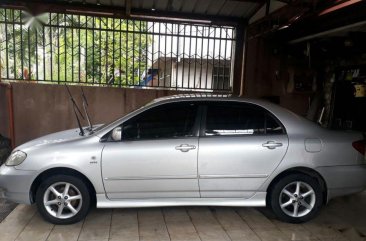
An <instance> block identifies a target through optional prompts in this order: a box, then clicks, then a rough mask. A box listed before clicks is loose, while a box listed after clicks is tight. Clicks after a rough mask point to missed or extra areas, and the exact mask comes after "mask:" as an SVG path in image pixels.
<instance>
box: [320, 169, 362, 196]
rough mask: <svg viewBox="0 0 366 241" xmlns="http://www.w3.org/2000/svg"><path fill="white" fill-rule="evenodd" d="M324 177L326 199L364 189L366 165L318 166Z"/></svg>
mask: <svg viewBox="0 0 366 241" xmlns="http://www.w3.org/2000/svg"><path fill="white" fill-rule="evenodd" d="M317 171H318V172H319V173H320V174H321V175H322V176H323V178H324V179H325V182H326V185H327V189H328V195H327V196H328V200H330V199H332V198H334V197H338V196H344V195H348V194H352V193H357V192H361V191H363V190H365V189H366V165H352V166H329V167H318V168H317Z"/></svg>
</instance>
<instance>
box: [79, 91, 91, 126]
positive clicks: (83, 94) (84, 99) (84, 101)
mask: <svg viewBox="0 0 366 241" xmlns="http://www.w3.org/2000/svg"><path fill="white" fill-rule="evenodd" d="M81 97H82V98H83V109H84V112H85V115H86V119H87V121H88V124H89V131H90V132H91V133H93V125H92V123H91V121H90V116H89V113H88V109H87V107H88V106H89V104H88V100H87V99H86V96H85V93H84V89H83V87H82V86H81Z"/></svg>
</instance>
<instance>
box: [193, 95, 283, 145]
mask: <svg viewBox="0 0 366 241" xmlns="http://www.w3.org/2000/svg"><path fill="white" fill-rule="evenodd" d="M209 104H218V105H220V104H224V105H229V104H238V105H246V106H251V107H254V108H256V109H258V110H260V111H262V112H263V114H264V118H265V122H264V127H265V132H267V129H266V125H267V116H270V117H272V118H273V119H274V121H275V122H276V123H277V124H278V125H280V126H281V128H282V130H283V132H282V133H278V134H267V133H263V134H252V135H247V134H238V135H212V136H208V135H206V133H205V132H206V121H207V109H208V105H209ZM202 107H203V110H202V117H201V122H202V123H201V129H200V132H199V137H200V138H201V137H206V138H214V137H219V138H220V137H221V138H223V137H250V136H273V135H287V131H286V128H285V126H284V125H283V124H282V122H281V121H280V120H279V119H278V118H277V116H275V115H274V114H273V113H272V112H270V111H269V110H267V109H266V108H264V107H262V106H259V105H257V104H253V103H248V102H239V101H206V102H205V103H202Z"/></svg>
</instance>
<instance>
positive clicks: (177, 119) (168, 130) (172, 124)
mask: <svg viewBox="0 0 366 241" xmlns="http://www.w3.org/2000/svg"><path fill="white" fill-rule="evenodd" d="M196 113H197V105H196V104H193V103H171V104H165V105H162V106H158V107H154V108H152V109H150V110H147V111H145V112H143V113H141V114H139V115H138V116H136V117H133V118H131V119H129V120H127V121H126V122H125V123H123V125H122V140H141V139H158V138H177V137H189V136H193V135H194V123H195V118H196Z"/></svg>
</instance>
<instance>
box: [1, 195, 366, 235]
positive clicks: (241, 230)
mask: <svg viewBox="0 0 366 241" xmlns="http://www.w3.org/2000/svg"><path fill="white" fill-rule="evenodd" d="M0 240H6V241H8V240H31V241H37V240H75V241H76V240H85V241H86V240H101V241H106V240H111V241H117V240H152V241H159V240H184V241H191V240H220V241H221V240H252V241H256V240H262V241H267V240H325V241H328V240H329V241H341V240H357V241H358V240H364V241H365V240H366V192H363V193H360V194H357V195H353V196H349V197H342V198H337V199H335V200H333V201H331V202H330V203H329V205H328V206H327V207H325V208H324V209H323V210H322V212H321V214H320V215H319V216H318V217H317V218H316V219H315V220H313V221H311V222H308V223H305V224H297V225H295V224H287V223H282V222H279V221H277V220H276V219H274V218H273V216H272V214H271V213H270V212H269V211H268V210H267V209H265V208H263V209H255V208H225V207H171V208H170V207H169V208H146V209H113V210H111V209H95V210H92V211H91V213H90V214H89V215H88V216H87V218H86V219H85V220H83V221H82V222H80V223H77V224H74V225H65V226H55V225H52V224H50V223H47V222H45V221H43V220H42V218H41V217H40V216H39V214H38V212H37V211H36V207H35V206H25V205H18V206H17V207H16V208H15V209H14V211H13V212H11V213H10V215H9V216H8V217H7V218H6V219H5V220H4V221H3V222H2V223H0Z"/></svg>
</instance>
